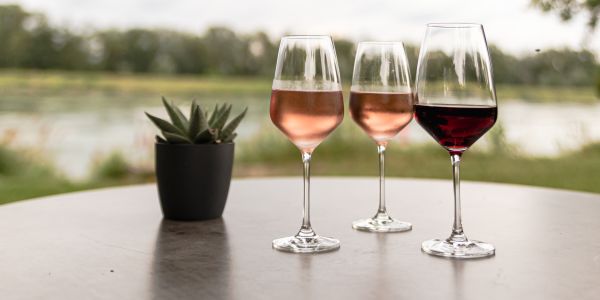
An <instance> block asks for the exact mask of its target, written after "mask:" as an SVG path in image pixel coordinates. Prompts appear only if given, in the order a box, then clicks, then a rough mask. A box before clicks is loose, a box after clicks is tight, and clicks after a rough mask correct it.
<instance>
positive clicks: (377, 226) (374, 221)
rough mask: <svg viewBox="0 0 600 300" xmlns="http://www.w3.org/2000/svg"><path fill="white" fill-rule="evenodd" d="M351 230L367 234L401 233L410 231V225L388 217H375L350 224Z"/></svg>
mask: <svg viewBox="0 0 600 300" xmlns="http://www.w3.org/2000/svg"><path fill="white" fill-rule="evenodd" d="M352 228H354V229H356V230H360V231H368V232H403V231H409V230H411V229H412V224H410V223H408V222H402V221H398V220H396V219H394V218H392V217H390V216H388V215H383V216H381V215H379V214H378V215H377V216H375V217H373V218H369V219H362V220H357V221H354V222H352Z"/></svg>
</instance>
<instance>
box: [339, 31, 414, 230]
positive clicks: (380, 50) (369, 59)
mask: <svg viewBox="0 0 600 300" xmlns="http://www.w3.org/2000/svg"><path fill="white" fill-rule="evenodd" d="M409 74H410V73H409V67H408V60H407V59H406V54H405V52H404V46H403V45H402V43H400V42H361V43H359V44H358V48H357V50H356V58H355V60H354V74H353V76H352V87H351V89H350V112H351V114H352V118H353V119H354V121H355V122H356V124H358V125H359V126H360V127H361V128H362V129H363V130H364V131H365V132H366V133H367V134H368V135H369V136H370V137H371V139H373V141H374V142H375V144H376V145H377V152H378V153H379V208H378V209H377V213H375V215H374V216H373V217H371V218H368V219H362V220H357V221H354V222H353V223H352V227H353V228H354V229H357V230H362V231H371V232H401V231H408V230H411V229H412V225H411V224H410V223H407V222H402V221H398V220H396V219H393V218H392V217H390V216H389V215H388V213H387V210H386V207H385V172H384V171H385V168H384V157H385V149H386V147H387V145H388V142H389V141H390V140H391V139H392V138H393V137H394V136H395V135H396V134H398V132H400V130H402V129H403V128H404V127H406V125H408V123H410V121H411V120H412V116H413V96H412V91H411V86H410V75H409Z"/></svg>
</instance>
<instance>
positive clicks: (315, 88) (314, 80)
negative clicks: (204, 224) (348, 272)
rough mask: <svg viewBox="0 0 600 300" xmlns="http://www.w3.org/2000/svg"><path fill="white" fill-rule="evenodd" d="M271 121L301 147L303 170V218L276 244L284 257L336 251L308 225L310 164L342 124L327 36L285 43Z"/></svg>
mask: <svg viewBox="0 0 600 300" xmlns="http://www.w3.org/2000/svg"><path fill="white" fill-rule="evenodd" d="M270 115H271V121H273V124H275V126H277V128H279V130H281V132H283V134H285V135H286V136H287V137H288V139H289V140H290V141H291V142H292V143H293V144H294V145H296V147H298V149H299V150H300V152H301V154H302V163H303V164H304V214H303V219H302V226H301V227H300V230H299V231H298V233H297V234H296V235H295V236H290V237H284V238H280V239H276V240H274V241H273V248H275V249H277V250H281V251H286V252H297V253H313V252H325V251H331V250H336V249H338V248H339V247H340V241H338V240H336V239H333V238H328V237H323V236H319V235H317V234H316V233H315V232H314V231H313V229H312V227H311V224H310V160H311V156H312V153H313V151H314V150H315V148H317V146H318V145H319V144H320V143H321V142H322V141H323V140H324V139H325V138H327V136H328V135H329V134H330V133H331V132H332V131H333V130H334V129H335V128H336V127H337V126H338V125H339V124H340V123H341V122H342V119H343V118H344V101H343V96H342V85H341V81H340V71H339V68H338V63H337V57H336V54H335V48H334V46H333V41H332V39H331V37H329V36H286V37H284V38H282V39H281V43H280V45H279V54H278V55H277V66H276V68H275V78H274V79H273V90H272V93H271V107H270Z"/></svg>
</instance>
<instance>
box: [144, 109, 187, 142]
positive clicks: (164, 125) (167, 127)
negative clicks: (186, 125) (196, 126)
mask: <svg viewBox="0 0 600 300" xmlns="http://www.w3.org/2000/svg"><path fill="white" fill-rule="evenodd" d="M146 116H148V118H149V119H150V121H152V123H154V125H156V127H158V129H160V130H161V131H162V132H168V133H176V134H183V132H182V131H181V130H180V129H179V128H177V127H175V126H173V125H172V124H171V123H169V122H167V121H165V120H163V119H161V118H159V117H155V116H153V115H151V114H149V113H146ZM165 138H166V136H165Z"/></svg>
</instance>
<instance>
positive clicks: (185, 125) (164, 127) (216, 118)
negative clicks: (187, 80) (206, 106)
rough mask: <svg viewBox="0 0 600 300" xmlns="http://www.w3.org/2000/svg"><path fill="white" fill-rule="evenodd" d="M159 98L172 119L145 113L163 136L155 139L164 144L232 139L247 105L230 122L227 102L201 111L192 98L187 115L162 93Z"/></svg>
mask: <svg viewBox="0 0 600 300" xmlns="http://www.w3.org/2000/svg"><path fill="white" fill-rule="evenodd" d="M162 102H163V104H164V106H165V109H166V110H167V113H168V114H169V118H170V119H171V122H168V121H166V120H164V119H161V118H158V117H155V116H153V115H151V114H149V113H146V116H148V118H150V121H152V123H154V125H156V127H158V129H160V131H161V133H162V137H161V136H160V135H157V136H156V141H157V142H159V143H166V144H220V143H231V142H233V140H234V139H235V137H236V136H237V133H235V129H236V128H237V127H238V125H240V122H241V121H242V119H243V118H244V116H245V115H246V112H247V111H248V108H247V107H246V108H245V109H244V111H243V112H242V113H240V114H239V115H238V116H237V117H235V118H233V119H232V120H231V121H230V122H229V123H228V122H227V119H229V115H230V114H231V107H232V106H231V105H230V104H227V103H225V104H223V105H219V104H217V105H216V106H215V109H214V110H213V111H212V112H209V111H204V110H202V108H201V107H200V105H198V103H196V101H195V100H194V101H193V102H192V106H191V107H190V117H189V119H188V118H186V116H185V115H184V114H183V112H182V111H181V110H180V109H179V107H177V106H176V105H175V104H174V103H173V102H169V101H167V99H165V98H164V97H163V98H162Z"/></svg>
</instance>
